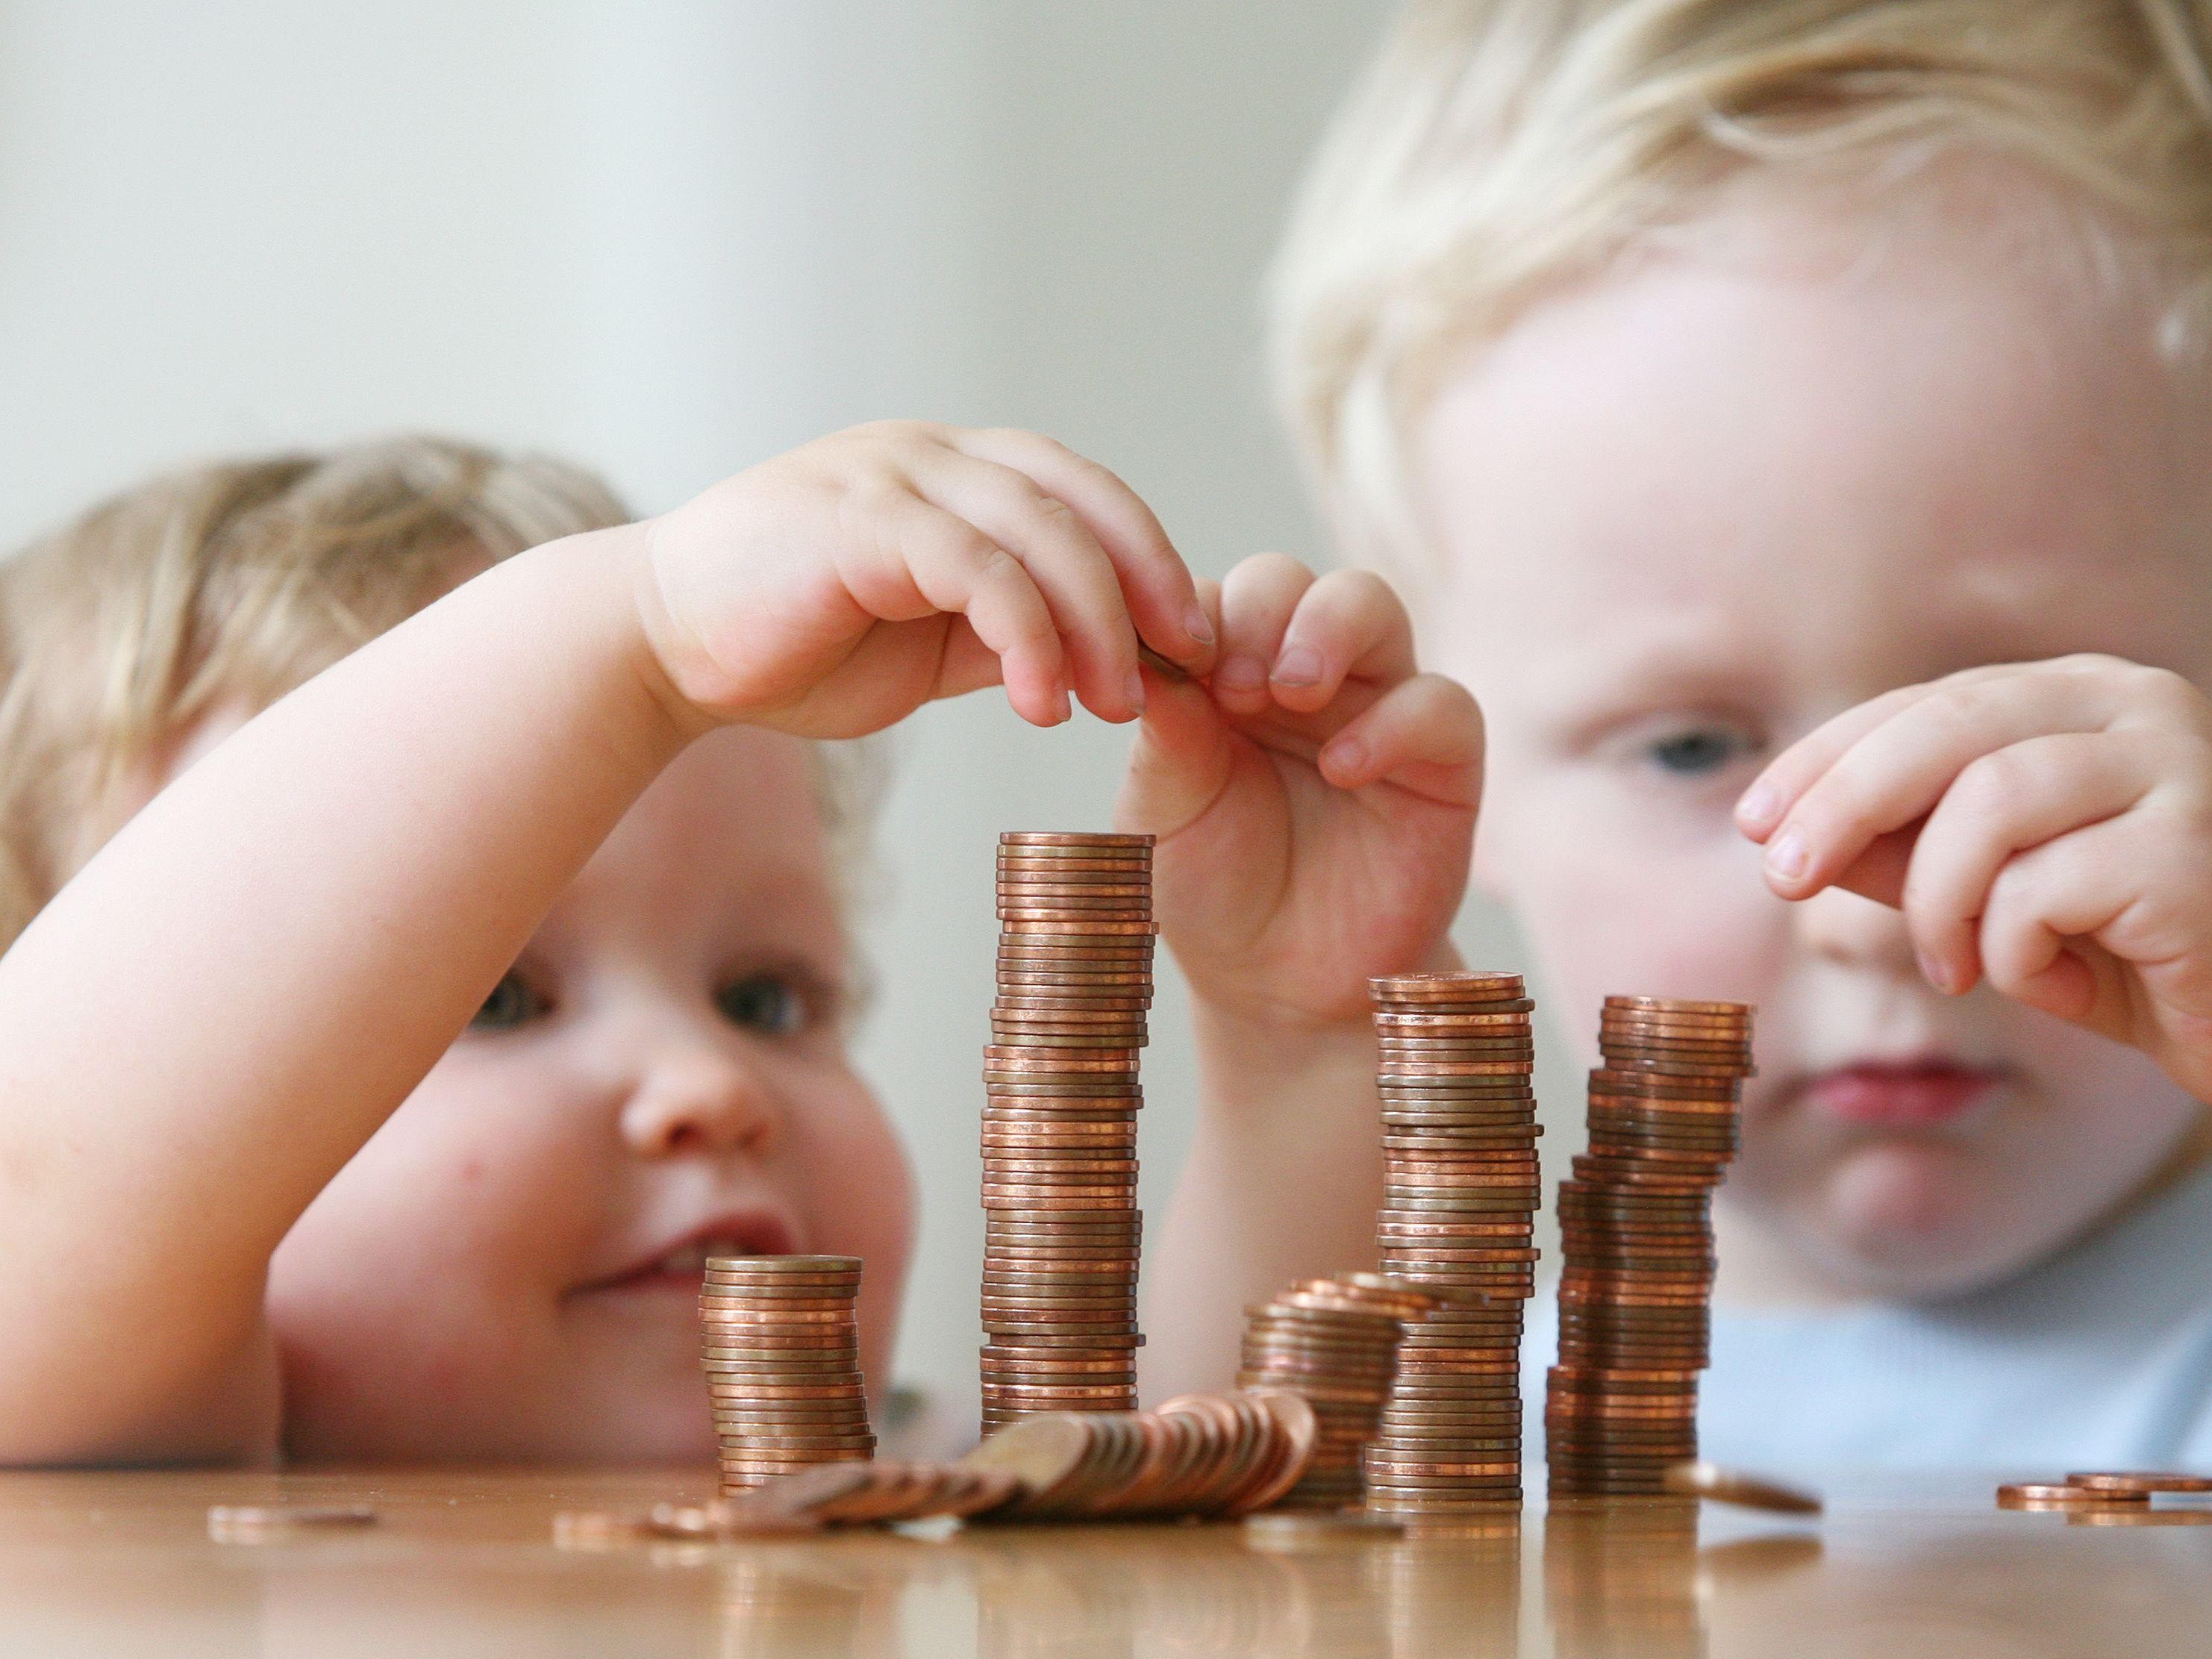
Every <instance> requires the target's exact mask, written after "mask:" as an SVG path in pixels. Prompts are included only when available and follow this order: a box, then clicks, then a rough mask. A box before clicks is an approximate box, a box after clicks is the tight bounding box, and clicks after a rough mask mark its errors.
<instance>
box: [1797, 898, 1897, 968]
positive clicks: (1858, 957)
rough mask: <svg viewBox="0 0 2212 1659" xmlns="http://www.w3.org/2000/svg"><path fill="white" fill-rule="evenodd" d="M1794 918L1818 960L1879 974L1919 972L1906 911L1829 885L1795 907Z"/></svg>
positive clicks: (1801, 936)
mask: <svg viewBox="0 0 2212 1659" xmlns="http://www.w3.org/2000/svg"><path fill="white" fill-rule="evenodd" d="M1790 915H1791V920H1792V921H1793V922H1794V923H1795V924H1796V930H1797V937H1798V940H1799V942H1800V943H1801V944H1802V945H1804V947H1805V948H1806V949H1808V950H1809V951H1812V952H1813V953H1814V955H1815V956H1819V957H1826V959H1827V960H1829V961H1831V962H1836V963H1844V964H1845V965H1848V966H1850V967H1854V968H1861V969H1872V970H1874V971H1876V972H1880V973H1887V974H1893V975H1902V976H1907V977H1911V976H1914V975H1917V972H1918V969H1917V968H1916V967H1915V965H1914V963H1913V959H1912V936H1911V933H1908V932H1907V931H1906V930H1905V915H1904V913H1903V912H1902V911H1899V910H1894V909H1892V908H1890V907H1889V906H1888V905H1887V904H1877V903H1876V902H1875V901H1874V900H1872V899H1870V898H1863V897H1861V896H1859V895H1858V894H1857V893H1852V892H1847V891H1845V890H1844V889H1843V888H1840V887H1829V888H1825V889H1823V890H1821V891H1820V892H1818V893H1815V894H1814V895H1813V896H1812V897H1810V898H1808V899H1800V900H1799V901H1798V902H1796V903H1795V904H1793V905H1791V906H1790Z"/></svg>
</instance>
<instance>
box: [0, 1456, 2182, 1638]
mask: <svg viewBox="0 0 2212 1659" xmlns="http://www.w3.org/2000/svg"><path fill="white" fill-rule="evenodd" d="M707 1490H708V1480H707V1478H706V1477H705V1476H703V1475H700V1476H692V1475H688V1474H596V1473H592V1474H561V1473H547V1472H544V1471H533V1472H524V1473H507V1472H498V1473H482V1472H475V1471H466V1472H455V1471H450V1470H445V1471H428V1470H426V1471H410V1472H406V1473H399V1474H395V1473H391V1472H376V1473H372V1474H286V1475H281V1476H277V1475H246V1474H0V1655H6V1656H10V1659H12V1656H14V1655H16V1654H19V1653H21V1654H34V1653H35V1654H41V1655H45V1654H57V1655H61V1654H80V1653H82V1654H99V1655H101V1656H110V1655H132V1654H141V1653H143V1654H160V1655H162V1656H164V1659H169V1656H188V1655H197V1654H214V1653H225V1654H228V1653H240V1652H252V1653H258V1654H264V1655H269V1656H290V1655H295V1654H296V1655H301V1656H308V1655H313V1656H317V1659H326V1656H333V1655H337V1656H343V1655H350V1654H356V1653H358V1654H363V1655H367V1654H377V1655H380V1656H381V1655H392V1654H395V1653H396V1654H401V1655H405V1656H410V1659H412V1656H422V1659H429V1656H434V1655H435V1656H444V1655H449V1654H460V1655H472V1654H485V1655H489V1654H507V1653H544V1652H555V1653H574V1654H578V1655H594V1656H596V1655H617V1654H632V1653H636V1654H655V1655H666V1654H708V1655H728V1656H736V1655H748V1656H750V1655H757V1654H782V1653H790V1654H806V1655H812V1654H842V1653H853V1654H865V1655H886V1656H888V1655H937V1654H946V1655H953V1654H968V1653H981V1654H988V1655H996V1656H1003V1659H1018V1656H1039V1659H1042V1656H1054V1659H1067V1656H1086V1659H1087V1656H1093V1655H1097V1656H1123V1655H1127V1656H1138V1655H1155V1654H1158V1655H1176V1656H1195V1655H1209V1654H1245V1653H1253V1654H1266V1655H1269V1656H1292V1655H1304V1654H1311V1655H1328V1656H1332V1659H1334V1656H1341V1655H1349V1656H1359V1655H1370V1654H1371V1655H1377V1656H1389V1659H1427V1656H1439V1659H1441V1656H1444V1655H1452V1656H1467V1655H1474V1656H1487V1655H1501V1656H1502V1655H1522V1654H1526V1655H1547V1654H1548V1655H1560V1656H1586V1655H1587V1656H1601V1655H1637V1656H1647V1655H1651V1656H1672V1655H1685V1656H1705V1655H1711V1656H1714V1659H1728V1656H1738V1655H1769V1654H1771V1655H1788V1656H1791V1659H1808V1656H1811V1659H1817V1656H1825V1655H1844V1654H1853V1655H1856V1654H1869V1655H1875V1656H1879V1659H1914V1656H1918V1655H1922V1654H1927V1655H1931V1656H1934V1655H1940V1656H1942V1659H1978V1656H1983V1655H2019V1654H2069V1655H2071V1654H2080V1655H2084V1656H2088V1655H2097V1656H2104V1655H2112V1654H2135V1653H2156V1654H2178V1655H2179V1654H2186V1655H2197V1654H2212V1525H2205V1524H2200V1523H2202V1522H2212V1510H2208V1509H2201V1508H2200V1509H2195V1510H2185V1509H2179V1508H2177V1509H2172V1510H2168V1509H2166V1508H2164V1507H2160V1508H2157V1509H2154V1510H2151V1511H2149V1512H2148V1514H2146V1515H2142V1516H2091V1517H2086V1518H2085V1517H2082V1516H2069V1515H2054V1514H2015V1513H2002V1512H2000V1511H1998V1510H1996V1509H1995V1508H1994V1507H1993V1505H1992V1502H1991V1483H1990V1481H1989V1480H1980V1479H1975V1480H1963V1479H1962V1480H1953V1481H1948V1482H1931V1483H1925V1484H1923V1486H1920V1487H1918V1488H1917V1489H1913V1490H1906V1489H1903V1488H1899V1487H1896V1486H1891V1487H1888V1488H1887V1489H1885V1488H1882V1487H1869V1488H1865V1489H1863V1490H1858V1491H1852V1490H1844V1491H1840V1492H1838V1490H1837V1489H1836V1488H1835V1487H1834V1486H1831V1497H1832V1506H1831V1511H1830V1513H1829V1514H1828V1515H1827V1516H1826V1517H1825V1518H1822V1519H1820V1520H1818V1521H1814V1522H1804V1521H1796V1520H1783V1519H1781V1518H1779V1517H1774V1518H1769V1517H1765V1516H1750V1515H1735V1514H1730V1513H1729V1512H1726V1511H1723V1510H1717V1509H1714V1508H1712V1507H1710V1506H1708V1507H1707V1508H1706V1509H1705V1510H1704V1511H1703V1512H1702V1513H1701V1512H1700V1511H1699V1510H1698V1509H1697V1508H1696V1507H1695V1506H1694V1505H1690V1504H1676V1503H1672V1502H1652V1501H1646V1502H1643V1503H1637V1504H1623V1505H1616V1506H1610V1507H1596V1506H1587V1507H1576V1508H1571V1509H1568V1508H1562V1509H1560V1510H1556V1511H1554V1512H1553V1513H1551V1514H1548V1515H1547V1514H1545V1513H1543V1512H1542V1511H1541V1509H1537V1508H1532V1509H1531V1510H1529V1512H1528V1513H1527V1514H1526V1515H1524V1516H1521V1517H1519V1518H1518V1519H1517V1520H1516V1519H1513V1518H1507V1519H1504V1520H1499V1521H1492V1522H1484V1523H1481V1524H1478V1525H1473V1526H1468V1527H1466V1528H1455V1529H1451V1530H1448V1531H1442V1532H1438V1533H1436V1534H1422V1535H1411V1534H1401V1533H1396V1532H1388V1531H1376V1530H1367V1529H1358V1528H1339V1527H1331V1526H1325V1525H1314V1524H1302V1523H1299V1522H1289V1521H1284V1520H1280V1519H1277V1518H1273V1517H1270V1518H1267V1519H1265V1520H1263V1521H1261V1522H1257V1523H1253V1524H1248V1525H1245V1526H1241V1527H1240V1526H1234V1525H1221V1526H1209V1527H1197V1526H1192V1527H1172V1526H1150V1527H1127V1528H1105V1527H1093V1528H1014V1527H1003V1528H970V1529H968V1530H965V1531H960V1530H953V1531H949V1532H946V1533H945V1534H927V1535H921V1536H908V1535H904V1534H890V1533H881V1532H867V1531H861V1532H854V1533H845V1534H835V1535H831V1536H825V1537H818V1538H807V1539H790V1540H784V1539H779V1540H774V1541H755V1542H747V1543H743V1544H726V1545H713V1546H707V1545H694V1544H687V1543H670V1544H652V1545H636V1544H625V1545H621V1546H617V1547H600V1548H575V1547H557V1546H556V1543H555V1542H554V1539H553V1527H552V1517H553V1516H554V1515H555V1514H556V1513H557V1512H560V1511H562V1510H579V1509H617V1510H635V1509H639V1508H642V1507H643V1506H645V1505H647V1504H651V1503H653V1502H655V1501H659V1500H661V1499H665V1498H684V1497H690V1498H698V1497H703V1496H704V1495H705V1493H706V1492H707ZM2164 1502H2165V1500H2160V1503H2161V1505H2163V1504H2164ZM270 1503H292V1504H301V1503H318V1504H323V1503H367V1504H373V1505H374V1507H375V1509H376V1510H377V1514H378V1521H377V1522H376V1524H375V1525H374V1526H371V1527H367V1528H358V1529H353V1530H345V1531H333V1532H328V1533H315V1532H307V1533H302V1534H297V1535H294V1536H289V1537H280V1538H275V1539H270V1540H268V1541H259V1542H221V1543H218V1542H216V1541H213V1540H211V1539H210V1535H209V1522H208V1513H207V1511H208V1508H209V1506H210V1504H270Z"/></svg>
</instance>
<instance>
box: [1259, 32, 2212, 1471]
mask: <svg viewBox="0 0 2212 1659" xmlns="http://www.w3.org/2000/svg"><path fill="white" fill-rule="evenodd" d="M1273 296H1274V301H1273V303H1274V330H1275V348H1276V362H1277V365H1278V368H1279V379H1280V384H1281V386H1282V390H1283V398H1284V403H1285V408H1286V410H1287V412H1288V414H1289V417H1290V420H1291V425H1292V427H1293V428H1294V430H1295V431H1296V432H1297V435H1298V437H1299V440H1300V443H1301V447H1302V448H1303V449H1304V453H1305V455H1306V457H1307V459H1308V460H1309V462H1310V465H1311V467H1312V469H1313V471H1314V474H1315V477H1316V480H1317V483H1318V487H1319V489H1320V493H1321V495H1322V498H1323V500H1324V501H1325V503H1326V504H1327V506H1328V508H1329V510H1330V512H1331V514H1332V516H1333V518H1334V520H1335V521H1336V523H1337V525H1338V526H1339V527H1340V532H1341V534H1342V537H1343V538H1344V540H1345V542H1346V544H1347V545H1348V546H1349V547H1350V548H1351V549H1352V550H1353V551H1354V552H1355V554H1356V555H1357V556H1358V557H1359V558H1361V559H1363V560H1365V561H1369V562H1375V563H1377V564H1380V565H1382V566H1383V567H1384V568H1389V569H1390V570H1392V571H1394V572H1397V573H1400V574H1402V575H1403V576H1404V578H1405V580H1407V582H1408V583H1409V584H1411V585H1413V586H1414V587H1415V588H1416V589H1417V590H1418V592H1419V605H1418V607H1417V613H1418V615H1419V617H1420V619H1421V625H1422V635H1423V639H1424V642H1425V647H1426V648H1427V650H1428V652H1429V653H1431V655H1432V657H1433V658H1434V659H1435V660H1436V661H1437V664H1438V665H1439V666H1440V667H1443V669H1445V670H1446V671H1449V672H1452V673H1454V674H1455V675H1456V676H1458V677H1459V678H1462V679H1463V680H1464V681H1465V682H1466V683H1467V684H1468V685H1469V686H1470V687H1472V688H1473V689H1474V690H1475V691H1476V692H1477V693H1478V695H1479V696H1480V697H1481V699H1482V702H1483V705H1484V708H1485V710H1486V715H1487V719H1488V729H1489V733H1490V739H1491V749H1490V796H1489V799H1488V802H1487V805H1486V813H1485V817H1484V823H1483V829H1482V834H1481V837H1480V842H1479V844H1478V848H1477V852H1476V858H1475V866H1474V868H1475V877H1476V879H1477V881H1478V882H1479V883H1480V884H1482V885H1483V886H1484V887H1485V888H1486V890H1489V891H1491V892H1492V893H1493V894H1495V895H1496V896H1499V897H1501V898H1502V899H1504V901H1505V902H1506V903H1507V904H1508V905H1509V906H1510V908H1511V909H1512V910H1513V912H1514V913H1515V915H1516V917H1517V918H1518V920H1519V921H1520V922H1521V923H1522V927H1524V929H1525V930H1526V933H1527V936H1528V939H1529V942H1530V944H1531V946H1532V948H1533V950H1534V954H1535V956H1536V957H1537V960H1538V963H1539V964H1540V966H1541V968H1542V969H1543V970H1544V973H1545V975H1546V977H1547V980H1548V982H1549V985H1550V987H1551V990H1552V993H1553V994H1552V998H1551V1002H1550V1006H1552V1007H1553V1009H1554V1011H1555V1012H1564V1017H1565V1018H1566V1019H1567V1020H1568V1021H1569V1028H1568V1029H1569V1030H1571V1031H1572V1032H1573V1033H1574V1034H1575V1035H1576V1036H1577V1037H1578V1038H1583V1039H1585V1040H1586V1037H1587V1033H1588V1032H1589V1030H1592V1029H1594V1028H1595V1020H1594V1019H1593V1018H1590V1016H1591V1015H1592V1013H1593V1012H1594V1010H1595V1005H1596V1004H1597V1002H1598V1000H1599V999H1600V998H1601V996H1602V995H1603V994H1607V993H1609V992H1615V991H1623V990H1627V991H1636V992H1644V993H1651V994H1677V995H1684V996H1692V997H1717V998H1726V999H1732V1000H1743V1001H1747V1002H1753V1003H1756V1004H1757V1005H1759V1054H1758V1060H1759V1068H1760V1076H1759V1079H1758V1080H1757V1081H1756V1083H1755V1084H1754V1085H1753V1087H1752V1089H1751V1091H1750V1092H1749V1093H1748V1095H1747V1104H1746V1113H1745V1143H1744V1150H1743V1153H1742V1157H1741V1162H1740V1163H1739V1164H1738V1165H1737V1167H1736V1170H1735V1173H1734V1174H1733V1175H1732V1176H1731V1178H1730V1180H1729V1184H1728V1186H1727V1187H1726V1188H1724V1189H1723V1194H1722V1200H1721V1205H1720V1209H1719V1212H1718V1214H1717V1232H1718V1240H1719V1247H1720V1261H1721V1267H1720V1274H1719V1282H1718V1285H1717V1297H1718V1303H1719V1306H1718V1311H1717V1316H1716V1326H1715V1336H1714V1353H1713V1368H1712V1370H1711V1374H1710V1377H1709V1380H1708V1382H1707V1384H1706V1388H1705V1403H1704V1413H1703V1418H1702V1424H1703V1429H1704V1443H1705V1445H1706V1447H1707V1448H1708V1449H1711V1451H1712V1452H1714V1453H1715V1454H1717V1455H1721V1456H1723V1457H1736V1458H1742V1459H1746V1460H1751V1461H1755V1462H1762V1463H1767V1464H1771V1465H1776V1466H1784V1467H1788V1466H1792V1465H1795V1466H1799V1467H1805V1466H1817V1465H1823V1464H1830V1463H1834V1462H1843V1461H1846V1460H1848V1461H1850V1462H1858V1463H1863V1464H1874V1465H1889V1466H1896V1465H1930V1464H1950V1465H1954V1466H1956V1465H1962V1464H1965V1465H1988V1464H1992V1463H2000V1462H2010V1463H2013V1464H2014V1465H2015V1466H2016V1467H2024V1468H2078V1467H2084V1466H2087V1467H2096V1466H2099V1465H2105V1466H2124V1465H2125V1464H2127V1463H2130V1462H2149V1463H2160V1462H2174V1461H2185V1462H2198V1463H2203V1462H2212V1358H2208V1356H2212V1296H2208V1294H2207V1293H2206V1291H2205V1289H2204V1285H2205V1284H2206V1279H2205V1276H2204V1273H2203V1264H2204V1261H2205V1259H2206V1256H2207V1254H2208V1252H2212V1176H2208V1175H2207V1173H2206V1171H2205V1170H2204V1166H2203V1162H2202V1160H2201V1157H2200V1152H2201V1149H2202V1146H2203V1133H2202V1126H2203V1109H2202V1108H2201V1106H2200V1105H2199V1103H2198V1102H2199V1101H2200V1100H2201V1099H2202V1098H2203V1097H2205V1093H2206V1091H2207V1090H2209V1089H2212V703H2208V702H2207V700H2206V696H2205V692H2206V689H2207V688H2208V687H2212V643H2208V641H2212V629H2207V627H2206V625H2205V623H2206V619H2207V617H2208V615H2212V465H2207V459H2208V457H2212V357H2208V352H2207V345H2208V343H2212V7H2209V6H2207V5H2206V4H2204V3H2203V0H2039V3H2037V4H2035V5H2032V6H2021V5H2017V4H2012V3H2007V0H1586V3H1576V4H1569V5H1560V4H1555V3H1548V0H1422V3H1415V4H1413V5H1411V6H1409V7H1408V8H1407V9H1406V10H1405V12H1404V14H1403V15H1402V17H1401V21H1399V23H1398V25H1397V27H1395V29H1394V30H1393V32H1392V33H1391V35H1390V37H1389V40H1388V41H1387V43H1386V44H1385V46H1384V47H1383V51H1382V52H1381V54H1380V56H1379V57H1378V58H1377V59H1376V64H1375V65H1374V66H1373V68H1372V69H1371V70H1370V72H1369V74H1368V76H1367V77H1366V79H1365V80H1364V82H1363V83H1362V85H1361V87H1360V88H1359V89H1358V92H1357V93H1356V94H1355V95H1354V96H1353V98H1352V100H1351V102H1350V103H1349V105H1348V106H1346V110H1345V112H1344V113H1343V115H1342V116H1341V118H1340V120H1339V122H1338V124H1337V125H1336V127H1335V129H1334V131H1333V132H1332V134H1331V136H1330V137H1329V139H1328V143H1327V144H1326V146H1325V148H1324V150H1323V153H1322V155H1321V157H1320V159H1319V160H1318V161H1317V162H1316V165H1315V167H1314V169H1313V172H1312V174H1311V176H1310V180H1309V183H1308V186H1307V189H1306V192H1305V194H1304V197H1303V199H1302V201H1301V203H1300V205H1299V209H1298V211H1297V217H1296V219H1295V222H1294V223H1293V225H1292V228H1291V232H1290V234H1289V237H1288V239H1287V240H1286V242H1285V247H1284V250H1283V252H1282V255H1281V258H1280V262H1279V266H1278V269H1277V272H1276V279H1275V283H1274V286H1273ZM1762 847H1763V848H1764V852H1763V854H1762V852H1761V850H1760V848H1762ZM1779 901H1787V902H1779ZM1532 1346H1533V1347H1534V1352H1532V1353H1531V1354H1530V1356H1529V1358H1530V1359H1531V1362H1532V1364H1534V1365H1535V1366H1538V1367H1541V1365H1542V1364H1544V1363H1545V1362H1546V1360H1547V1357H1548V1356H1547V1354H1546V1353H1545V1352H1543V1349H1544V1340H1543V1336H1542V1334H1541V1333H1539V1334H1538V1336H1537V1340H1535V1341H1534V1344H1533V1345H1532ZM1530 1392H1531V1393H1532V1395H1534V1397H1539V1398H1541V1393H1542V1390H1541V1388H1539V1389H1532V1390H1531V1391H1530Z"/></svg>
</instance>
